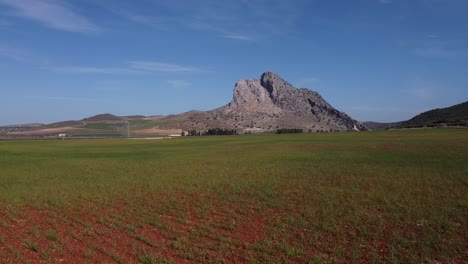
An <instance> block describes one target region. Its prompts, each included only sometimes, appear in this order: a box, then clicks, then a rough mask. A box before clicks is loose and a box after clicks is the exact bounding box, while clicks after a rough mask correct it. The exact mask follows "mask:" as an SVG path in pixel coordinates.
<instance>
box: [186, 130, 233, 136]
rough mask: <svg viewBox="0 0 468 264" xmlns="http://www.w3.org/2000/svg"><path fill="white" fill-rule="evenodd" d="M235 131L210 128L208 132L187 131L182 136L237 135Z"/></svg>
mask: <svg viewBox="0 0 468 264" xmlns="http://www.w3.org/2000/svg"><path fill="white" fill-rule="evenodd" d="M237 134H238V133H237V130H235V129H222V128H210V129H208V131H205V132H200V131H196V130H189V131H187V133H185V132H182V136H224V135H237Z"/></svg>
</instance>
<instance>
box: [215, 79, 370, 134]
mask: <svg viewBox="0 0 468 264" xmlns="http://www.w3.org/2000/svg"><path fill="white" fill-rule="evenodd" d="M218 112H219V113H218ZM214 113H215V114H219V115H220V117H221V119H223V118H224V119H226V118H227V119H229V116H236V117H237V118H236V121H238V122H237V124H236V126H235V127H236V128H239V127H241V128H246V127H250V128H255V127H256V126H258V127H261V129H262V130H268V129H272V128H302V129H306V130H309V131H344V130H366V127H365V126H364V125H362V124H361V123H359V122H357V121H356V120H353V119H352V118H351V117H349V116H348V115H347V114H345V113H344V112H341V111H338V110H336V109H335V108H333V107H332V106H331V105H330V104H329V103H328V102H327V101H325V100H324V99H323V98H322V96H320V94H319V93H317V92H314V91H312V90H309V89H306V88H301V89H297V88H295V87H294V86H292V85H291V84H290V83H288V82H287V81H285V80H283V79H282V78H281V77H279V76H278V75H276V74H274V73H272V72H265V73H263V74H262V75H261V77H260V79H259V80H241V81H237V83H236V85H235V87H234V93H233V99H232V101H231V102H230V103H229V104H227V105H226V106H224V107H221V108H220V109H217V110H214ZM239 118H240V120H239Z"/></svg>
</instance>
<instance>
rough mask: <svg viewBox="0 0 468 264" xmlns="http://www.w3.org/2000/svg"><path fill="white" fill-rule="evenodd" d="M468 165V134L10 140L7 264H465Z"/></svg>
mask: <svg viewBox="0 0 468 264" xmlns="http://www.w3.org/2000/svg"><path fill="white" fill-rule="evenodd" d="M142 125H143V124H142ZM466 157H468V131H467V130H464V129H452V130H451V129H433V130H407V131H384V132H362V133H330V134H295V135H273V134H272V135H252V136H232V137H231V136H225V137H200V138H178V139H170V140H158V141H146V140H145V141H133V140H88V141H15V142H0V168H1V169H0V223H2V224H1V225H0V238H1V244H6V245H12V246H13V248H16V251H12V250H7V249H5V250H4V251H2V250H0V256H1V257H2V258H4V259H6V261H7V262H8V261H10V262H11V261H14V262H24V261H34V260H35V261H40V260H42V259H47V260H48V261H52V262H53V261H54V260H58V259H65V260H66V261H72V262H73V261H81V262H90V261H91V262H111V261H118V262H124V263H127V262H141V263H161V262H166V263H171V262H181V261H184V260H186V259H189V260H192V261H197V262H217V263H219V262H245V263H280V262H281V263H284V262H288V263H290V262H292V263H304V262H312V263H322V262H325V263H327V262H339V263H341V262H365V263H381V262H395V263H397V262H453V263H463V262H466V261H468V259H467V252H466V248H467V247H468V245H467V243H466V233H467V231H468V230H467V226H468V223H467V219H468V217H467V209H468V188H467V187H468V177H467V175H468V163H467V162H466ZM51 223H53V225H54V226H51ZM12 233H14V234H16V235H15V236H11V235H10V234H12ZM44 239H45V240H46V241H49V242H50V241H53V243H54V249H50V250H47V251H45V250H46V249H43V248H38V247H37V245H42V244H44V243H42V241H44ZM36 241H37V242H36ZM47 243H48V242H47ZM21 244H23V245H24V246H23V247H21V246H18V247H15V245H21ZM55 248H60V249H61V250H60V252H59V250H56V249H55ZM26 249H29V250H28V251H24V250H26ZM31 254H34V255H31ZM36 255H37V256H36ZM34 257H36V259H35V258H34Z"/></svg>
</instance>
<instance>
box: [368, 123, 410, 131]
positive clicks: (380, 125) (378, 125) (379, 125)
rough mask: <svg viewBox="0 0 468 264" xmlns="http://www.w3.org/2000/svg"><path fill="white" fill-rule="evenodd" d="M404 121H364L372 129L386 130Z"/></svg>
mask: <svg viewBox="0 0 468 264" xmlns="http://www.w3.org/2000/svg"><path fill="white" fill-rule="evenodd" d="M402 123H403V122H393V123H381V122H372V121H367V122H363V124H364V125H365V126H366V127H367V128H369V129H371V130H385V129H388V128H392V127H396V126H399V125H401V124H402Z"/></svg>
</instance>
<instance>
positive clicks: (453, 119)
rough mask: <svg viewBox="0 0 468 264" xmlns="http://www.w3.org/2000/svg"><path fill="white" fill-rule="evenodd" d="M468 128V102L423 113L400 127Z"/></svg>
mask: <svg viewBox="0 0 468 264" xmlns="http://www.w3.org/2000/svg"><path fill="white" fill-rule="evenodd" d="M444 125H447V126H468V101H466V102H464V103H461V104H457V105H454V106H450V107H446V108H437V109H433V110H430V111H427V112H424V113H421V114H419V115H417V116H415V117H413V118H411V119H410V120H408V121H405V122H403V123H402V124H401V125H400V127H423V126H444Z"/></svg>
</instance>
